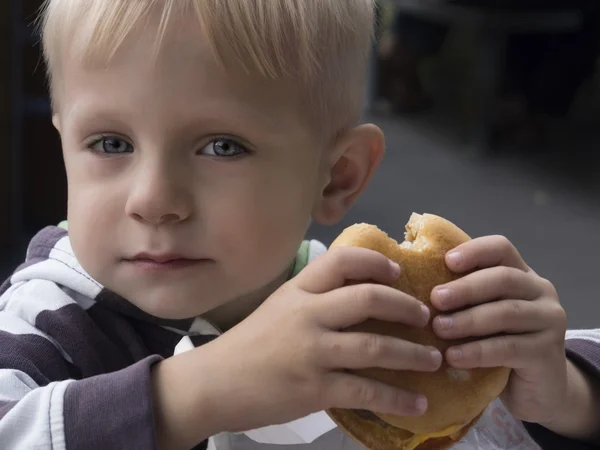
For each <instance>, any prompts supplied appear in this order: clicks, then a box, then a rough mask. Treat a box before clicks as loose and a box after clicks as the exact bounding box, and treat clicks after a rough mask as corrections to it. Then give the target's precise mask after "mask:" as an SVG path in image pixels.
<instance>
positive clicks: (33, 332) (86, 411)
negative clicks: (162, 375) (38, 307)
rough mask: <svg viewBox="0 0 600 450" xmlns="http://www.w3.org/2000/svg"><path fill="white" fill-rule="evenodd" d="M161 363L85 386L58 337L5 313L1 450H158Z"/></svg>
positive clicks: (0, 349)
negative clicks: (156, 377) (155, 380)
mask: <svg viewBox="0 0 600 450" xmlns="http://www.w3.org/2000/svg"><path fill="white" fill-rule="evenodd" d="M160 359H161V358H160V357H158V356H151V357H148V358H146V359H144V360H142V361H139V362H138V363H136V364H134V365H131V366H129V367H127V368H125V369H123V370H119V371H115V372H113V373H108V374H104V375H99V376H94V377H90V378H85V379H79V380H78V379H77V377H78V374H79V370H78V368H77V367H76V366H74V365H73V364H72V362H71V361H70V357H69V355H68V354H66V353H65V352H64V351H63V350H62V349H61V346H60V345H59V344H58V343H57V342H56V341H55V340H54V339H53V338H52V337H50V336H47V335H44V333H42V332H40V331H39V330H38V329H36V328H35V327H34V326H33V325H31V324H30V323H29V322H28V321H26V320H24V319H23V318H21V317H19V316H18V315H15V314H12V313H7V312H6V311H0V442H2V449H3V450H21V449H27V448H35V449H39V450H44V449H47V450H75V449H83V448H85V449H89V450H100V449H107V448H110V449H144V450H146V449H154V448H156V441H155V437H154V417H153V409H152V395H151V368H152V365H153V364H155V363H156V362H157V361H159V360H160Z"/></svg>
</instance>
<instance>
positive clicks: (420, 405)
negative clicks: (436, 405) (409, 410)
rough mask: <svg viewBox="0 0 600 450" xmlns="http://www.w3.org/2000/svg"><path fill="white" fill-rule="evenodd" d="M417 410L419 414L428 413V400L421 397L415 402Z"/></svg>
mask: <svg viewBox="0 0 600 450" xmlns="http://www.w3.org/2000/svg"><path fill="white" fill-rule="evenodd" d="M415 410H416V411H417V413H418V414H423V413H425V411H427V398H425V397H423V396H422V395H419V396H418V397H417V399H416V401H415Z"/></svg>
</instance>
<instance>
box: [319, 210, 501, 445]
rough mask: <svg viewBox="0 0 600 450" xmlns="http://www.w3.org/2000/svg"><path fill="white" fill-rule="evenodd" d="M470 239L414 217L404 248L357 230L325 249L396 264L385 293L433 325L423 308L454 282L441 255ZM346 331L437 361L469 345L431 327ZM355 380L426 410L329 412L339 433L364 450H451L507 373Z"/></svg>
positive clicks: (401, 374)
mask: <svg viewBox="0 0 600 450" xmlns="http://www.w3.org/2000/svg"><path fill="white" fill-rule="evenodd" d="M469 239H470V238H469V236H467V234H465V233H464V232H463V231H462V230H461V229H460V228H458V227H457V226H456V225H454V224H452V223H451V222H449V221H447V220H445V219H443V218H441V217H438V216H435V215H431V214H424V215H419V214H413V215H412V216H411V218H410V220H409V222H408V224H407V225H406V233H405V241H404V242H402V243H400V244H399V243H398V242H396V241H395V240H394V239H392V238H391V237H389V236H388V235H387V234H386V233H384V232H383V231H381V230H379V229H378V228H377V227H376V226H374V225H368V224H357V225H353V226H351V227H349V228H347V229H346V230H344V231H343V232H342V234H341V235H340V236H339V237H338V238H337V239H336V240H335V242H334V243H333V244H332V246H331V247H332V248H335V247H342V246H355V247H364V248H368V249H372V250H375V251H378V252H380V253H382V254H384V255H385V256H387V257H388V258H390V259H391V260H393V261H396V262H398V263H399V264H400V266H401V267H402V273H401V275H400V278H399V279H398V280H397V282H395V283H394V284H393V286H392V287H394V288H396V289H399V290H401V291H403V292H406V293H407V294H409V295H412V296H414V297H416V298H417V299H419V300H420V301H422V302H423V303H424V304H426V305H427V306H428V307H429V308H430V309H431V311H432V319H433V318H434V317H435V316H437V315H438V311H437V310H436V309H435V308H434V307H433V306H432V304H431V302H430V297H431V292H432V290H433V289H434V288H435V287H436V286H439V285H442V284H445V283H448V282H450V281H452V280H455V279H457V278H459V277H458V276H457V275H455V274H453V273H452V272H450V270H449V269H448V268H447V267H446V263H445V255H446V253H448V252H449V251H450V250H452V249H454V248H456V247H457V246H459V245H460V244H463V243H465V242H467V241H468V240H469ZM350 331H361V332H370V333H376V334H383V335H389V336H394V337H397V338H400V339H404V340H408V341H412V342H417V343H420V344H423V345H427V346H433V347H436V348H438V349H439V350H440V351H441V352H442V354H444V353H445V351H446V350H447V349H448V348H449V347H450V346H451V345H457V344H460V343H463V342H468V340H461V341H452V342H449V341H445V340H442V339H440V338H438V337H437V336H436V335H435V334H434V332H433V329H432V326H431V321H430V322H429V324H428V325H427V326H426V327H425V328H413V327H409V326H405V325H402V324H399V323H392V322H384V321H378V320H369V321H367V322H365V323H362V324H360V325H358V326H355V327H352V328H351V329H350ZM355 373H356V374H358V375H361V376H364V377H367V378H372V379H376V380H379V381H382V382H385V383H387V384H389V385H392V386H395V387H398V388H402V389H405V390H408V391H413V392H416V393H419V394H423V395H425V396H426V397H427V399H428V401H429V408H428V410H427V412H426V413H425V414H424V415H423V416H420V417H398V416H391V415H385V414H377V413H376V412H375V413H370V412H365V411H353V410H341V409H332V410H329V411H328V414H329V415H330V417H331V418H332V419H333V420H334V421H335V422H336V423H337V424H338V425H339V426H340V428H342V429H343V430H344V431H345V432H346V433H348V434H349V435H350V436H352V437H353V438H354V439H356V440H357V441H359V442H360V443H362V444H363V445H365V446H366V447H367V448H368V449H370V450H413V449H418V450H440V449H446V448H449V447H451V446H452V445H453V444H455V443H456V442H457V441H459V440H460V439H461V438H462V437H463V436H464V435H465V434H466V433H467V432H468V430H469V429H470V427H471V426H472V425H474V424H475V423H476V421H477V419H478V418H479V416H480V415H481V414H482V412H483V411H484V410H485V409H486V408H487V406H488V405H489V404H490V403H491V402H492V401H493V400H495V399H496V398H497V397H498V396H499V395H500V393H501V392H502V391H503V390H504V388H505V386H506V384H507V382H508V377H509V374H510V370H509V369H507V368H491V369H472V370H459V369H454V368H451V367H449V366H448V365H447V364H446V363H445V362H443V363H442V366H441V368H440V369H439V370H438V371H436V372H433V373H430V372H411V371H392V370H385V369H380V368H371V369H365V370H356V371H355Z"/></svg>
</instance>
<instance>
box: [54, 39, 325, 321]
mask: <svg viewBox="0 0 600 450" xmlns="http://www.w3.org/2000/svg"><path fill="white" fill-rule="evenodd" d="M150 28H151V27H147V32H145V33H143V34H139V35H137V36H136V37H135V38H134V39H130V41H129V43H128V44H127V45H126V46H125V47H124V48H122V49H121V50H120V51H119V52H118V54H117V55H116V58H115V59H114V60H113V61H112V62H111V64H110V66H109V68H107V69H104V68H100V69H99V68H90V67H86V66H84V65H82V64H80V63H79V62H78V61H77V60H74V59H69V58H67V59H66V60H65V62H64V64H63V66H62V68H61V70H60V73H61V79H60V81H59V82H58V84H57V86H56V93H57V98H58V101H59V104H60V107H59V110H58V111H57V114H56V116H55V123H56V125H57V127H58V128H59V130H60V132H61V136H62V140H63V148H64V159H65V163H66V169H67V174H68V181H69V214H68V219H69V222H70V223H69V229H70V230H69V231H70V236H71V240H72V245H73V248H74V250H75V252H76V254H77V257H78V259H79V260H80V262H81V264H82V266H83V267H84V268H85V269H86V270H87V271H88V272H89V273H90V275H91V276H93V277H94V278H95V279H97V280H98V281H99V282H100V283H102V284H103V285H105V286H106V287H108V288H109V289H111V290H113V291H115V292H117V293H118V294H120V295H122V296H124V297H125V298H127V299H128V300H129V301H131V302H132V303H134V304H135V305H137V306H138V307H140V308H141V309H142V310H144V311H146V312H148V313H150V314H152V315H155V316H158V317H163V318H188V317H193V316H197V315H200V314H202V313H204V312H206V311H208V310H210V309H212V308H215V307H216V306H218V305H221V304H223V303H225V302H228V301H231V300H234V299H236V298H240V297H241V296H244V295H247V294H249V293H253V292H256V291H260V290H261V288H263V287H264V286H265V285H267V284H269V283H272V282H273V280H276V279H277V278H278V277H282V278H284V277H285V276H286V274H287V271H288V269H289V266H290V264H291V262H292V260H293V257H294V256H295V253H296V251H297V248H298V245H299V243H300V242H301V240H302V238H303V236H304V233H305V231H306V229H307V226H308V223H309V219H310V217H311V212H312V211H313V208H314V207H315V204H316V203H318V201H319V198H320V195H321V193H322V192H323V189H324V188H325V186H326V185H327V183H328V181H329V176H328V174H327V170H324V169H323V167H324V166H325V165H324V164H323V155H324V153H326V152H324V151H323V149H322V148H321V147H320V146H319V144H318V141H317V139H316V138H315V137H314V136H313V135H312V134H311V132H310V130H309V128H308V127H306V126H304V125H303V124H302V123H301V121H300V120H299V118H298V117H299V115H298V108H297V106H296V105H297V98H296V96H295V94H294V91H293V89H291V88H290V86H286V85H285V84H283V83H274V82H272V81H271V82H269V81H267V80H259V79H253V78H251V77H249V76H247V75H244V72H243V70H240V71H239V73H235V72H234V73H232V72H231V71H229V72H228V73H225V72H224V71H223V70H222V69H221V68H220V66H219V65H218V64H217V63H216V62H215V61H213V59H212V58H211V57H210V53H209V52H208V51H207V50H205V49H203V48H201V46H200V45H199V44H198V43H199V42H201V40H200V39H199V36H196V35H194V32H193V31H189V30H183V29H182V30H179V31H178V32H177V33H170V34H168V35H167V37H166V42H165V44H164V46H163V48H162V51H161V53H160V56H159V57H158V60H153V58H152V55H151V54H150V51H149V48H151V46H152V44H153V42H154V41H153V39H154V38H155V35H156V34H155V30H152V29H150Z"/></svg>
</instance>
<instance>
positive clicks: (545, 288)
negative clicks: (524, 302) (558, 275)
mask: <svg viewBox="0 0 600 450" xmlns="http://www.w3.org/2000/svg"><path fill="white" fill-rule="evenodd" d="M540 285H541V287H542V292H544V294H546V295H548V296H551V297H555V298H558V291H557V290H556V287H555V286H554V284H553V283H552V282H551V281H550V280H548V279H546V278H541V277H540Z"/></svg>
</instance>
